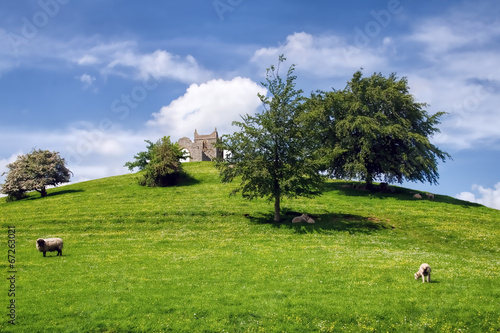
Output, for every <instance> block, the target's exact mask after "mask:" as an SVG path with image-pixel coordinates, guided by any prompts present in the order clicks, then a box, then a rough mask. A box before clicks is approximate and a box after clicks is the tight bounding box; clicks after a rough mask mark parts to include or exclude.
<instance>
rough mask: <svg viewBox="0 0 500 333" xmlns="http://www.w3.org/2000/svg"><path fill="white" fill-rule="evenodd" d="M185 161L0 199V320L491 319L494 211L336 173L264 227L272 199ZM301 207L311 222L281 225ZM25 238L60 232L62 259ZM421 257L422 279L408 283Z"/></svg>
mask: <svg viewBox="0 0 500 333" xmlns="http://www.w3.org/2000/svg"><path fill="white" fill-rule="evenodd" d="M185 168H186V171H187V172H188V173H189V174H190V175H191V176H192V179H190V180H189V181H188V182H187V183H185V184H184V185H182V186H178V187H171V188H145V187H140V186H139V185H138V184H137V174H128V175H124V176H118V177H110V178H105V179H99V180H94V181H89V182H84V183H77V184H72V185H68V186H63V187H59V188H57V189H52V190H50V191H49V195H48V196H47V197H46V198H40V197H39V195H38V194H33V195H32V196H30V197H29V198H28V199H26V200H22V201H19V202H12V203H6V202H5V201H4V199H0V212H1V215H0V223H1V225H2V227H3V229H2V230H4V231H5V232H4V241H5V242H4V244H6V241H7V239H8V233H7V230H8V228H9V227H11V229H13V230H15V241H16V242H15V250H16V252H15V269H16V270H17V272H16V274H15V275H16V281H15V288H16V293H15V297H14V298H15V302H16V305H17V307H16V319H15V322H16V325H15V326H13V325H10V324H9V323H8V322H7V320H6V319H5V318H7V316H5V315H4V316H3V317H4V319H2V321H1V322H0V331H20V332H21V331H26V330H29V331H31V332H43V331H51V330H55V331H74V332H77V331H103V332H108V331H109V332H112V331H116V332H122V331H131V332H143V331H169V330H171V331H174V332H179V331H190V332H201V331H205V332H221V331H223V330H226V331H233V332H234V331H242V332H253V331H265V332H278V331H287V332H293V331H296V332H304V331H325V332H328V331H373V330H391V331H405V332H408V331H422V330H424V329H430V330H436V331H440V330H442V331H458V330H471V331H497V330H499V329H500V317H499V315H498V309H499V308H500V286H499V284H498V281H499V278H500V256H499V254H500V211H498V210H494V209H489V208H486V207H483V206H480V205H476V204H471V203H468V202H464V201H459V200H456V199H453V198H450V197H445V196H439V195H436V198H435V200H433V201H429V200H415V199H413V197H412V193H413V192H414V191H412V190H409V189H404V188H396V192H395V193H392V194H382V193H372V192H365V191H361V190H354V189H352V188H347V187H346V186H345V185H346V184H348V183H347V182H337V181H335V182H330V183H328V184H327V189H326V191H325V193H324V194H323V195H322V196H320V197H316V198H312V199H303V198H297V199H293V200H291V199H285V200H284V201H283V208H284V213H285V214H284V216H285V217H286V219H287V220H286V221H284V222H283V223H280V224H276V223H271V221H272V203H271V202H269V201H266V200H254V201H246V200H243V199H242V198H241V197H239V196H229V193H230V191H231V189H232V188H233V186H234V185H232V184H221V183H220V181H219V178H218V175H217V171H216V170H215V169H214V168H213V166H212V164H211V163H207V162H201V163H188V164H186V165H185ZM303 212H305V213H308V214H310V215H312V216H314V217H315V219H316V223H315V224H313V225H310V224H304V223H302V224H292V223H290V222H289V221H290V220H291V219H292V217H293V216H294V214H296V213H303ZM39 237H46V238H47V237H61V238H63V239H64V242H65V245H64V250H63V256H62V257H56V256H55V254H54V253H50V254H47V257H46V258H43V256H42V254H41V253H39V252H37V251H36V248H35V240H36V239H37V238H39ZM7 250H8V248H7V247H4V251H5V257H7ZM422 262H428V263H429V264H430V265H431V266H432V269H433V275H432V278H433V282H432V283H431V284H422V283H421V282H416V281H414V279H413V273H415V271H416V270H417V269H418V267H419V266H420V264H421V263H422ZM8 264H9V263H8V261H7V259H4V260H3V261H1V262H0V266H1V267H2V271H3V272H5V273H4V275H7V272H8V271H9V267H8ZM4 281H5V282H4V283H5V284H6V285H5V288H4V290H7V288H8V285H7V283H8V282H9V281H8V280H6V279H4ZM12 298H13V297H10V296H8V295H7V293H6V292H5V293H2V297H1V298H0V301H1V303H0V305H2V307H4V309H6V308H7V305H8V304H9V302H10V301H11V299H12ZM4 305H5V306H4ZM4 312H5V314H7V310H5V311H4Z"/></svg>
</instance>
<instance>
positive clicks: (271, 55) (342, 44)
mask: <svg viewBox="0 0 500 333" xmlns="http://www.w3.org/2000/svg"><path fill="white" fill-rule="evenodd" d="M390 42H391V40H390V39H385V40H384V45H388V44H390ZM280 54H284V55H285V56H286V58H287V59H288V60H289V61H290V62H291V63H294V64H296V65H297V69H299V70H300V71H302V72H306V73H308V75H313V76H317V77H333V76H343V75H352V73H353V72H354V71H355V70H358V69H359V68H360V67H365V68H375V67H377V66H379V67H380V66H381V65H383V64H384V63H385V61H386V59H384V57H383V56H382V55H383V54H382V52H381V51H380V50H377V49H375V48H368V47H357V46H356V45H350V44H349V43H348V41H347V39H345V38H342V37H339V36H336V35H325V36H314V35H311V34H308V33H305V32H299V33H294V34H293V35H289V36H288V37H287V38H286V41H285V43H283V44H282V45H279V46H275V47H268V48H261V49H259V50H257V51H255V53H254V55H253V57H252V59H251V61H252V62H254V63H257V64H258V65H259V66H260V67H262V68H265V67H266V66H269V64H272V63H275V62H276V61H277V59H278V56H279V55H280Z"/></svg>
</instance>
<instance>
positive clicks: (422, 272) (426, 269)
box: [415, 264, 431, 283]
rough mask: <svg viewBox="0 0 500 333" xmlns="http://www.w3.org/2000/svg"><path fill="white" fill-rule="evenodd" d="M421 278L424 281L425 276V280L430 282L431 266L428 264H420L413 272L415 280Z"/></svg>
mask: <svg viewBox="0 0 500 333" xmlns="http://www.w3.org/2000/svg"><path fill="white" fill-rule="evenodd" d="M420 277H421V278H422V283H425V277H427V282H431V266H429V265H428V264H422V265H420V269H419V270H418V272H416V273H415V280H418V279H419V278H420Z"/></svg>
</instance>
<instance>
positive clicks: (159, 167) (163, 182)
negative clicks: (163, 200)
mask: <svg viewBox="0 0 500 333" xmlns="http://www.w3.org/2000/svg"><path fill="white" fill-rule="evenodd" d="M146 142H147V143H148V147H147V151H145V152H139V153H138V154H136V155H135V156H134V158H135V161H133V162H127V163H125V166H126V167H128V169H129V170H130V171H132V170H133V169H134V168H139V170H144V173H143V176H144V177H143V178H142V179H141V180H140V181H139V183H140V184H141V185H144V186H150V187H156V186H160V187H164V186H170V185H175V184H177V183H178V182H179V180H180V178H181V177H182V175H183V174H184V171H183V168H182V163H181V161H180V160H181V159H182V158H183V157H185V156H184V152H183V151H182V148H181V147H180V146H179V145H178V144H177V143H172V142H171V141H170V137H169V136H165V137H163V138H161V139H160V140H158V141H157V142H155V143H153V142H151V141H149V140H146Z"/></svg>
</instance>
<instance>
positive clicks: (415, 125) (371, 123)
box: [308, 71, 450, 186]
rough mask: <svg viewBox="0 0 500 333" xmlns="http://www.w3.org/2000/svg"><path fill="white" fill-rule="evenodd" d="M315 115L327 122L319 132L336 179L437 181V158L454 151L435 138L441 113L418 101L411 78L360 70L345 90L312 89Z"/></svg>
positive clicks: (434, 182) (312, 112) (311, 105)
mask: <svg viewBox="0 0 500 333" xmlns="http://www.w3.org/2000/svg"><path fill="white" fill-rule="evenodd" d="M308 107H309V109H310V110H311V116H310V117H311V118H312V117H314V118H315V119H321V121H323V122H324V124H325V125H326V126H325V127H323V128H322V129H321V131H320V133H319V134H318V135H319V137H320V140H321V142H324V144H325V146H324V147H322V148H321V149H322V152H323V155H324V156H325V157H326V164H327V168H328V170H329V173H330V174H331V175H332V176H333V177H336V178H359V179H363V180H365V181H366V183H367V185H368V186H370V185H371V183H372V182H373V181H374V180H376V179H379V180H385V181H387V182H399V183H402V182H403V181H404V180H407V181H420V182H425V181H428V182H429V183H431V184H437V180H438V178H439V174H438V170H437V164H438V160H442V161H445V160H446V158H449V157H450V156H449V155H448V154H447V153H446V152H443V151H441V150H440V149H439V148H437V147H436V146H434V145H433V144H431V143H430V141H429V138H430V137H431V136H432V135H433V134H434V133H436V132H439V129H438V128H437V127H436V125H437V124H439V118H440V117H441V116H442V115H443V114H444V113H443V112H438V113H436V114H434V115H432V116H430V115H429V114H428V113H427V112H426V111H425V108H426V107H427V104H425V103H417V102H415V99H414V97H413V96H412V95H411V94H410V93H409V87H408V81H407V79H406V78H402V79H398V78H397V77H396V75H395V74H391V75H390V76H389V77H388V78H386V77H384V76H382V75H381V74H380V73H379V74H374V75H372V76H371V77H369V78H362V73H361V72H360V71H358V72H356V73H355V74H354V76H353V78H352V79H351V81H350V82H348V84H347V87H346V88H345V89H344V90H334V91H331V92H326V93H319V94H313V95H312V96H311V100H310V101H309V105H308Z"/></svg>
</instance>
